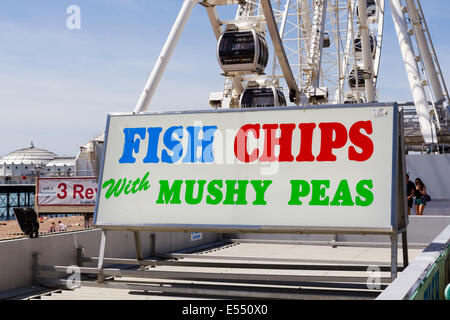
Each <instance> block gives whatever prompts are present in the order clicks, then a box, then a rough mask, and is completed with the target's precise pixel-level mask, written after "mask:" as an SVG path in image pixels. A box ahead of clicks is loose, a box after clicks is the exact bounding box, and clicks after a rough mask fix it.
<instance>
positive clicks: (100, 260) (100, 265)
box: [97, 229, 107, 283]
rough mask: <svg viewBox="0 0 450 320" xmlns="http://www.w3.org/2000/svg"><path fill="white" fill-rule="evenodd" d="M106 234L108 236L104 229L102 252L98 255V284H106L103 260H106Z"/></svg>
mask: <svg viewBox="0 0 450 320" xmlns="http://www.w3.org/2000/svg"><path fill="white" fill-rule="evenodd" d="M106 234H107V230H105V229H102V235H101V239H100V251H99V253H98V265H97V269H98V279H97V282H98V283H103V282H105V274H104V272H103V260H104V259H105V246H106Z"/></svg>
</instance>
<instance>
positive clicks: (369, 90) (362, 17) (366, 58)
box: [355, 0, 375, 102]
mask: <svg viewBox="0 0 450 320" xmlns="http://www.w3.org/2000/svg"><path fill="white" fill-rule="evenodd" d="M358 12H359V32H360V37H361V49H362V54H363V67H364V70H365V71H368V72H369V74H370V78H369V79H365V80H364V85H365V87H366V95H367V102H373V101H375V89H374V85H373V62H372V50H371V48H370V38H369V26H368V25H367V3H366V0H358ZM355 77H356V79H357V80H356V81H358V78H359V76H358V75H357V74H355Z"/></svg>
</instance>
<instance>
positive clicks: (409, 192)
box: [406, 174, 416, 215]
mask: <svg viewBox="0 0 450 320" xmlns="http://www.w3.org/2000/svg"><path fill="white" fill-rule="evenodd" d="M415 191H416V185H415V184H414V182H412V181H411V180H409V174H406V200H407V201H408V215H410V214H411V208H412V206H413V203H414V195H415V194H416V192H415Z"/></svg>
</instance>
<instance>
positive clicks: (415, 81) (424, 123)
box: [389, 0, 437, 143]
mask: <svg viewBox="0 0 450 320" xmlns="http://www.w3.org/2000/svg"><path fill="white" fill-rule="evenodd" d="M389 5H390V7H391V13H392V19H393V21H394V26H395V31H396V33H397V38H398V43H399V45H400V51H401V54H402V58H403V63H404V64H405V70H406V75H407V77H408V82H409V86H410V88H411V93H412V96H413V100H414V104H415V106H416V111H417V116H418V117H419V124H420V130H421V131H422V135H423V139H424V141H425V143H435V142H437V141H436V132H435V130H434V127H433V126H432V123H431V118H430V114H429V111H428V100H427V96H426V94H425V90H424V89H423V86H422V83H421V78H420V73H419V69H418V68H417V62H416V56H415V54H414V49H413V47H412V43H411V38H410V37H409V33H408V29H407V27H406V23H405V20H404V16H403V12H402V4H401V2H400V0H389Z"/></svg>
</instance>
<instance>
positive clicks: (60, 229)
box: [58, 221, 67, 231]
mask: <svg viewBox="0 0 450 320" xmlns="http://www.w3.org/2000/svg"><path fill="white" fill-rule="evenodd" d="M66 230H67V226H66V225H65V224H64V223H62V222H61V221H58V231H66Z"/></svg>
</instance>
